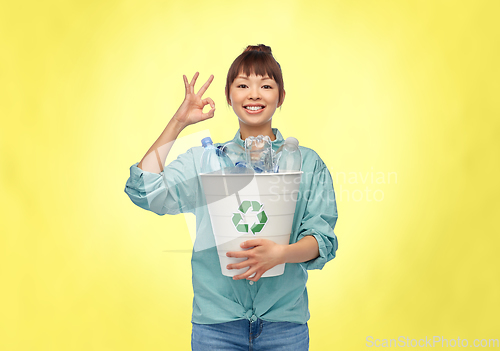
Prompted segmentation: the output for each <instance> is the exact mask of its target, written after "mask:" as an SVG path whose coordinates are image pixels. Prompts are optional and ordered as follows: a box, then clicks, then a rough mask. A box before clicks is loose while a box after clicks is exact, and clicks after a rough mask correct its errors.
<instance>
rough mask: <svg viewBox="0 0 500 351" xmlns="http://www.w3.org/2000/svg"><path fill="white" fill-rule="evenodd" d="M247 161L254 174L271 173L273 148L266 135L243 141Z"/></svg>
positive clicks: (251, 137)
mask: <svg viewBox="0 0 500 351" xmlns="http://www.w3.org/2000/svg"><path fill="white" fill-rule="evenodd" d="M245 150H246V153H247V160H248V162H249V163H250V165H251V166H252V168H253V169H254V171H255V172H256V173H262V172H273V156H274V152H273V148H272V145H271V138H269V137H268V136H267V135H258V136H257V137H253V136H250V137H248V138H246V139H245Z"/></svg>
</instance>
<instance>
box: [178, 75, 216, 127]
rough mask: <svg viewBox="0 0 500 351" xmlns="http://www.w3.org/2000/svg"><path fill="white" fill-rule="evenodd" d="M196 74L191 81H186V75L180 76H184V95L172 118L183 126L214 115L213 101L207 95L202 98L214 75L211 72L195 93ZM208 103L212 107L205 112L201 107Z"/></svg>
mask: <svg viewBox="0 0 500 351" xmlns="http://www.w3.org/2000/svg"><path fill="white" fill-rule="evenodd" d="M198 75H199V73H198V72H196V73H195V75H194V77H193V79H192V80H191V83H188V80H187V77H186V76H185V75H182V77H183V78H184V85H185V87H186V96H185V97H184V101H183V102H182V105H181V106H180V107H179V109H178V110H177V112H176V113H175V115H174V117H173V119H175V120H176V121H177V122H179V123H180V124H181V125H182V126H184V127H187V126H188V125H190V124H195V123H198V122H201V121H204V120H206V119H209V118H212V117H213V116H214V111H215V103H214V101H213V100H212V99H211V98H209V97H207V98H205V99H202V96H203V94H204V93H205V91H206V90H207V89H208V87H209V86H210V83H212V81H213V80H214V75H213V74H212V75H211V76H210V78H208V80H207V82H206V83H205V84H203V86H202V87H201V88H200V90H199V91H198V93H196V94H195V93H194V85H195V83H196V78H198ZM208 104H210V106H211V107H212V109H211V110H210V111H208V112H207V113H203V107H205V105H208Z"/></svg>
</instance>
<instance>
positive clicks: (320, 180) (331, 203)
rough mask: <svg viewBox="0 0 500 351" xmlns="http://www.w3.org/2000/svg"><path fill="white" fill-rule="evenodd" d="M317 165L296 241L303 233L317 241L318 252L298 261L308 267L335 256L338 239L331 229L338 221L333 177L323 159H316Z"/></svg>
mask: <svg viewBox="0 0 500 351" xmlns="http://www.w3.org/2000/svg"><path fill="white" fill-rule="evenodd" d="M317 164H318V165H319V167H318V169H317V170H315V171H314V173H313V175H312V181H311V187H310V190H309V192H308V193H307V195H306V198H307V206H306V209H305V213H304V216H303V218H302V222H301V225H300V227H299V235H298V237H297V241H299V240H300V239H302V238H303V237H305V236H306V235H312V236H314V238H315V239H316V241H317V242H318V247H319V256H318V257H317V258H315V259H312V260H309V261H306V262H303V263H301V264H302V265H303V266H304V268H306V269H308V270H312V269H322V268H323V266H324V265H325V264H326V263H327V262H328V261H330V260H332V259H333V258H334V257H335V254H336V251H337V248H338V242H337V236H336V235H335V233H334V231H333V230H334V228H335V224H336V222H337V217H338V214H337V204H336V202H335V192H334V190H333V181H332V177H331V175H330V172H329V171H328V168H327V167H326V165H325V164H324V163H323V162H321V161H320V162H318V163H317Z"/></svg>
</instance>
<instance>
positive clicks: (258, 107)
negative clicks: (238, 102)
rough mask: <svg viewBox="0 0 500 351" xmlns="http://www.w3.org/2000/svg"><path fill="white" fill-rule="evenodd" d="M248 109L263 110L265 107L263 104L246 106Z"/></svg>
mask: <svg viewBox="0 0 500 351" xmlns="http://www.w3.org/2000/svg"><path fill="white" fill-rule="evenodd" d="M245 108H246V109H247V110H252V111H257V110H261V109H263V108H264V107H263V106H247V107H245Z"/></svg>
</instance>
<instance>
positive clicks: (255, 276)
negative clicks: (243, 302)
mask: <svg viewBox="0 0 500 351" xmlns="http://www.w3.org/2000/svg"><path fill="white" fill-rule="evenodd" d="M262 274H264V272H261V271H258V272H257V273H255V275H254V276H253V277H252V278H248V280H253V281H254V282H256V281H257V280H259V279H260V277H262Z"/></svg>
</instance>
